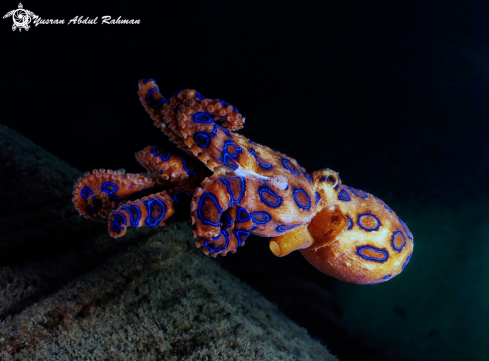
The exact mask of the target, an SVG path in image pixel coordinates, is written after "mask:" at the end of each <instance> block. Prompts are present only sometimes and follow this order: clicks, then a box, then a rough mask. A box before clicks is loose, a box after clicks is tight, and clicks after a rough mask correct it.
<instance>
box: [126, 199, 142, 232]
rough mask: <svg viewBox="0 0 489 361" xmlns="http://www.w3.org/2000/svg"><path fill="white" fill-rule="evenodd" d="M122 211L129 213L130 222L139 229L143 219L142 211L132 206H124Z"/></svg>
mask: <svg viewBox="0 0 489 361" xmlns="http://www.w3.org/2000/svg"><path fill="white" fill-rule="evenodd" d="M122 209H123V210H125V211H126V212H127V213H129V221H130V222H131V224H132V226H133V227H137V226H138V224H139V220H140V219H141V211H140V210H139V208H138V207H137V206H135V205H133V204H131V205H129V206H124V208H122Z"/></svg>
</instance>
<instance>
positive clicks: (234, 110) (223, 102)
mask: <svg viewBox="0 0 489 361" xmlns="http://www.w3.org/2000/svg"><path fill="white" fill-rule="evenodd" d="M221 104H222V106H224V107H228V106H230V105H231V104H229V103H228V102H225V101H224V100H221ZM231 106H232V105H231ZM232 107H233V106H232ZM233 112H235V113H239V112H238V109H236V108H235V107H233Z"/></svg>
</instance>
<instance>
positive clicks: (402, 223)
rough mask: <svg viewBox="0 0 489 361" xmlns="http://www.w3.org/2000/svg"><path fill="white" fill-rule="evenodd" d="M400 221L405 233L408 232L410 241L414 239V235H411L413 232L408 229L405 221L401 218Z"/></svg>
mask: <svg viewBox="0 0 489 361" xmlns="http://www.w3.org/2000/svg"><path fill="white" fill-rule="evenodd" d="M397 218H399V217H397ZM399 220H400V221H401V225H402V228H404V232H406V234H407V236H408V237H409V239H413V234H412V233H411V231H410V230H409V228H408V227H407V224H406V223H404V221H403V220H402V219H401V218H399Z"/></svg>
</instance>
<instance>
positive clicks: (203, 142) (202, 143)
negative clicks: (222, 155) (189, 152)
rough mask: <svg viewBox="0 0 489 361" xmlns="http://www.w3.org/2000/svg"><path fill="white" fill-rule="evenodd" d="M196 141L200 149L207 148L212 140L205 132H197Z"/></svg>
mask: <svg viewBox="0 0 489 361" xmlns="http://www.w3.org/2000/svg"><path fill="white" fill-rule="evenodd" d="M194 140H195V141H196V142H197V144H198V145H199V147H201V148H207V147H209V144H210V143H211V139H210V136H209V134H208V133H205V132H197V133H195V134H194Z"/></svg>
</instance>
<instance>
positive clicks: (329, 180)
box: [326, 175, 338, 187]
mask: <svg viewBox="0 0 489 361" xmlns="http://www.w3.org/2000/svg"><path fill="white" fill-rule="evenodd" d="M326 182H327V183H328V184H329V185H330V186H331V187H335V186H336V185H337V184H338V179H336V177H335V176H332V175H330V176H328V178H326Z"/></svg>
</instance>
